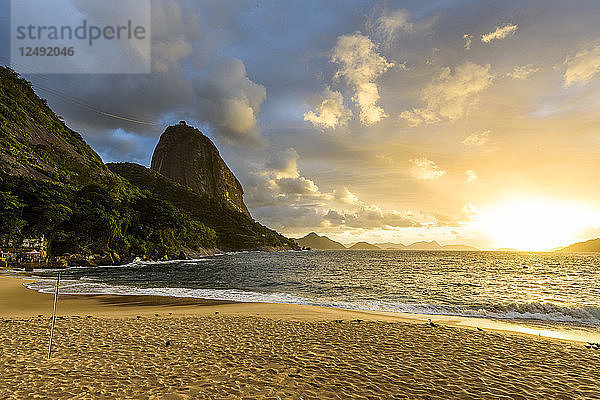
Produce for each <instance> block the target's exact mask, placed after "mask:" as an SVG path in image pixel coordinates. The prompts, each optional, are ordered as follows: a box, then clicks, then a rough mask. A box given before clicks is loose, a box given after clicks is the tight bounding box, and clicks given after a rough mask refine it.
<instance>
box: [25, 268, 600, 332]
mask: <svg viewBox="0 0 600 400" xmlns="http://www.w3.org/2000/svg"><path fill="white" fill-rule="evenodd" d="M55 282H56V281H55V280H50V279H42V280H37V281H35V282H29V283H25V284H24V285H25V286H26V287H27V288H29V289H33V290H36V291H38V292H42V293H54V285H55ZM60 293H61V294H90V295H92V294H94V295H98V294H108V295H142V296H147V295H155V296H168V297H188V298H202V299H211V300H227V301H235V302H249V303H257V302H261V303H282V304H301V305H312V306H322V307H335V308H342V309H349V310H363V311H383V312H394V313H408V314H426V315H448V316H460V317H475V318H490V319H504V320H532V321H543V322H561V323H576V324H585V325H600V308H599V307H594V306H582V307H567V306H560V305H556V304H552V303H537V302H531V303H520V304H517V303H512V304H504V305H502V304H489V305H485V306H479V307H474V306H459V305H439V304H410V303H394V302H384V301H335V300H331V299H327V300H325V299H311V298H308V297H303V296H299V295H294V294H289V293H281V292H277V293H260V292H255V291H247V290H239V289H193V288H168V287H155V288H141V287H132V286H124V285H110V284H106V283H101V282H96V281H94V280H91V279H81V280H62V281H61V286H60Z"/></svg>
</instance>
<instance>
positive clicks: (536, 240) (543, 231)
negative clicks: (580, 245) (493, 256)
mask: <svg viewBox="0 0 600 400" xmlns="http://www.w3.org/2000/svg"><path fill="white" fill-rule="evenodd" d="M599 221H600V219H599V213H598V212H597V211H593V210H591V209H590V207H588V206H586V205H584V204H580V203H577V202H568V201H560V200H553V199H547V198H534V197H523V196H519V197H512V198H508V199H506V200H504V201H501V202H499V203H497V204H496V205H493V206H491V207H489V208H487V209H484V210H482V211H481V213H480V215H479V216H478V218H477V225H478V228H479V230H481V231H482V232H483V233H484V234H485V236H486V237H487V238H488V239H489V240H490V241H491V243H492V246H493V247H494V248H513V249H518V250H540V251H543V250H551V249H554V248H557V247H563V246H567V245H569V244H571V243H573V242H575V241H577V240H579V239H580V237H579V235H581V234H582V233H583V232H584V231H585V230H586V229H589V228H593V227H595V226H597V224H598V222H599Z"/></svg>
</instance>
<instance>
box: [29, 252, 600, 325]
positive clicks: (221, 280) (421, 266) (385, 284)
mask: <svg viewBox="0 0 600 400" xmlns="http://www.w3.org/2000/svg"><path fill="white" fill-rule="evenodd" d="M56 273H57V271H55V270H41V271H36V272H35V273H34V277H36V279H37V280H36V282H34V283H30V284H27V286H28V287H29V288H31V289H35V290H38V291H41V292H52V291H53V290H54V289H53V284H54V279H55V276H56ZM60 291H61V293H62V294H83V293H88V294H92V293H93V294H134V295H140V294H141V295H164V296H177V297H195V298H207V299H221V300H233V301H241V302H273V303H293V304H309V305H321V306H327V307H339V308H345V309H358V310H373V311H387V312H398V313H417V314H429V315H446V316H461V317H476V318H486V319H497V320H510V321H521V322H525V321H527V322H530V323H535V324H552V325H556V324H560V325H566V326H577V327H582V328H584V329H588V330H589V329H591V330H594V331H597V329H600V255H598V254H592V253H589V254H588V253H580V254H563V253H537V252H533V253H527V252H459V251H431V252H427V251H310V252H306V251H305V252H279V253H264V252H241V253H229V254H224V255H218V256H213V257H206V258H202V259H198V260H189V261H168V262H167V261H165V262H135V263H132V264H128V265H124V266H118V267H97V268H68V269H66V270H64V271H63V278H62V283H61V289H60Z"/></svg>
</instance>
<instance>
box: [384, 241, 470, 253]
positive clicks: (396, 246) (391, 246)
mask: <svg viewBox="0 0 600 400" xmlns="http://www.w3.org/2000/svg"><path fill="white" fill-rule="evenodd" d="M375 245H377V246H378V247H379V248H381V249H384V250H428V251H431V250H456V251H479V249H478V248H477V247H473V246H467V245H464V244H449V245H445V246H441V245H440V244H439V243H438V242H436V241H435V240H434V241H431V242H415V243H413V244H410V245H404V244H402V243H390V242H388V243H375Z"/></svg>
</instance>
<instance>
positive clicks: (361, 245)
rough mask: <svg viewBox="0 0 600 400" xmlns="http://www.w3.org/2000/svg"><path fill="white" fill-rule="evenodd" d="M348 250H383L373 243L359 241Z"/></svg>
mask: <svg viewBox="0 0 600 400" xmlns="http://www.w3.org/2000/svg"><path fill="white" fill-rule="evenodd" d="M348 250H381V248H379V247H377V246H375V245H374V244H371V243H367V242H358V243H354V244H353V245H352V246H350V247H348Z"/></svg>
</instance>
